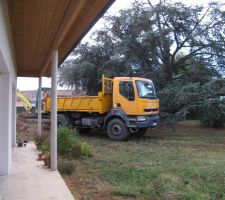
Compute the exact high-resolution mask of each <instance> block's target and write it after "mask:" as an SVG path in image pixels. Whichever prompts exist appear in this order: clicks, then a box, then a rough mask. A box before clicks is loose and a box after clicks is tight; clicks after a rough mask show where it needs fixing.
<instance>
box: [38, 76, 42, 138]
mask: <svg viewBox="0 0 225 200" xmlns="http://www.w3.org/2000/svg"><path fill="white" fill-rule="evenodd" d="M38 85H39V86H38V135H41V131H42V126H41V123H42V116H41V104H42V77H39V84H38Z"/></svg>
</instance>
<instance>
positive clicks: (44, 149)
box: [41, 137, 50, 154]
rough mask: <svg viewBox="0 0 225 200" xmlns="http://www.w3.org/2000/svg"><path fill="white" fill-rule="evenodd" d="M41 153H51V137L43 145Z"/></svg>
mask: <svg viewBox="0 0 225 200" xmlns="http://www.w3.org/2000/svg"><path fill="white" fill-rule="evenodd" d="M41 151H42V153H43V154H46V153H48V152H50V138H49V137H47V138H46V139H45V140H44V141H43V143H42V145H41Z"/></svg>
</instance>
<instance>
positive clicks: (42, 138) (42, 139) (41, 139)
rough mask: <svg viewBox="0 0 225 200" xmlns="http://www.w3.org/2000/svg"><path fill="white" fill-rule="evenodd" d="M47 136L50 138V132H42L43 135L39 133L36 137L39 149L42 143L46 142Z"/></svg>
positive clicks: (35, 140)
mask: <svg viewBox="0 0 225 200" xmlns="http://www.w3.org/2000/svg"><path fill="white" fill-rule="evenodd" d="M47 138H49V133H43V134H41V135H38V134H37V135H36V136H35V137H34V143H35V145H36V147H37V149H38V150H40V149H41V145H42V144H43V142H44V141H45V140H46V139H47Z"/></svg>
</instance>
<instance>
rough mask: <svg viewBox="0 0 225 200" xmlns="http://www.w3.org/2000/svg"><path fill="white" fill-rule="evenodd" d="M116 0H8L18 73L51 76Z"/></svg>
mask: <svg viewBox="0 0 225 200" xmlns="http://www.w3.org/2000/svg"><path fill="white" fill-rule="evenodd" d="M114 1H115V0H92V1H90V0H43V1H40V0H17V1H15V0H8V10H9V16H10V24H11V30H12V38H13V43H14V48H15V57H16V65H17V76H24V77H39V76H50V75H51V67H50V66H51V65H50V62H51V60H50V57H51V52H52V50H54V49H57V50H58V52H59V63H62V62H63V61H64V60H65V58H66V57H67V56H68V55H69V53H70V52H71V51H72V49H73V48H74V47H75V46H76V45H77V44H78V43H79V42H80V40H81V39H82V38H83V36H84V35H85V34H86V33H87V32H88V31H89V29H90V28H91V27H92V26H93V25H94V24H95V22H96V21H97V20H98V19H99V18H100V17H101V16H102V15H103V14H104V13H105V11H106V10H107V9H108V8H109V6H111V4H112V3H113V2H114Z"/></svg>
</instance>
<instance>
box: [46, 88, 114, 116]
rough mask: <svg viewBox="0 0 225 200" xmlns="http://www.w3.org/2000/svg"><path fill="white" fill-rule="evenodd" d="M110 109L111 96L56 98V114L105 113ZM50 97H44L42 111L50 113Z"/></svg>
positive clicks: (100, 93) (99, 94) (100, 94)
mask: <svg viewBox="0 0 225 200" xmlns="http://www.w3.org/2000/svg"><path fill="white" fill-rule="evenodd" d="M111 107H112V96H111V94H104V95H103V94H102V92H99V93H98V96H72V97H58V101H57V109H58V112H88V113H100V114H103V113H107V112H109V111H110V110H111ZM50 110H51V97H46V98H45V102H44V111H46V112H50Z"/></svg>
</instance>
